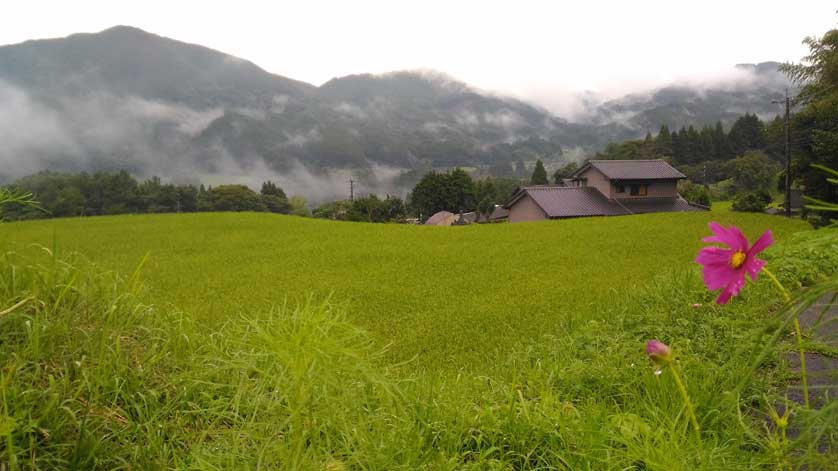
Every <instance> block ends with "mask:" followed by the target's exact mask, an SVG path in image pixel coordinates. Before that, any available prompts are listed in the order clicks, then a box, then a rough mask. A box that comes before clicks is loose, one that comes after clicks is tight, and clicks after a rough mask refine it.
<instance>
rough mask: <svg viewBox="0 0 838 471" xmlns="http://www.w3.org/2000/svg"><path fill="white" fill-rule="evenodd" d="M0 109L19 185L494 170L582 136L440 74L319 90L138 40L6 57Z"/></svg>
mask: <svg viewBox="0 0 838 471" xmlns="http://www.w3.org/2000/svg"><path fill="white" fill-rule="evenodd" d="M0 99H2V100H0V103H3V104H1V105H0V122H10V123H11V122H15V123H16V126H15V128H16V130H15V131H14V132H12V131H11V130H10V128H8V127H6V129H5V130H3V129H0V136H3V137H4V138H5V139H4V141H7V142H8V145H7V146H6V147H5V149H4V150H0V162H1V163H3V164H4V165H3V169H0V173H2V172H6V177H7V178H8V177H14V176H19V175H20V174H23V173H27V172H32V171H37V170H38V169H40V168H51V169H60V170H84V169H100V168H104V169H114V168H127V169H129V170H130V171H132V172H134V173H137V174H140V175H148V174H152V173H157V174H162V175H165V176H172V175H174V176H184V175H186V176H188V175H196V174H197V175H201V174H204V173H209V174H238V175H242V174H253V173H261V174H271V173H280V174H281V173H290V172H294V171H297V170H300V169H303V170H305V171H306V172H313V173H322V172H323V171H325V170H327V169H368V170H369V169H371V168H374V167H380V166H383V167H388V168H391V167H392V168H403V169H411V168H417V169H418V168H427V167H428V166H455V165H484V164H491V163H496V162H509V161H512V160H513V159H524V160H529V159H530V158H531V157H532V156H533V155H536V153H537V154H538V155H539V156H543V157H546V158H551V157H552V158H557V157H558V156H559V155H560V154H561V146H560V141H563V140H566V139H568V136H572V134H573V133H572V132H570V130H572V129H573V126H572V125H569V124H568V123H566V122H565V121H563V120H561V119H559V118H557V117H555V116H552V115H551V114H550V113H548V112H546V111H545V110H542V109H539V108H537V107H535V106H533V105H529V104H526V103H524V102H521V101H518V100H514V99H508V98H502V97H497V96H492V95H488V94H484V93H479V92H476V91H474V90H473V89H471V88H470V87H468V86H467V85H465V84H463V83H460V82H457V81H455V80H453V79H450V78H448V77H446V76H444V75H441V74H436V73H430V72H398V73H393V74H386V75H376V76H373V75H357V76H349V77H342V78H336V79H334V80H331V81H329V82H328V83H326V84H324V85H323V86H321V87H315V86H313V85H309V84H306V83H303V82H299V81H296V80H292V79H289V78H286V77H282V76H278V75H274V74H270V73H268V72H266V71H264V70H262V69H260V68H259V67H257V66H256V65H254V64H252V63H250V62H248V61H245V60H242V59H239V58H236V57H233V56H230V55H227V54H223V53H221V52H218V51H214V50H211V49H208V48H205V47H202V46H196V45H191V44H186V43H182V42H179V41H175V40H172V39H167V38H163V37H160V36H157V35H154V34H150V33H146V32H144V31H142V30H139V29H136V28H131V27H126V26H118V27H115V28H111V29H108V30H105V31H103V32H101V33H97V34H76V35H72V36H69V37H67V38H63V39H50V40H39V41H28V42H25V43H22V44H17V45H11V46H4V47H0ZM21 131H22V132H21ZM10 169H16V171H13V170H10ZM2 176H3V175H0V177H2Z"/></svg>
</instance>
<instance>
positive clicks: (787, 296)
mask: <svg viewBox="0 0 838 471" xmlns="http://www.w3.org/2000/svg"><path fill="white" fill-rule="evenodd" d="M762 271H763V273H765V275H766V276H767V277H768V278H771V281H773V282H774V286H776V287H777V289H779V290H780V293H782V294H783V299H785V300H786V302H789V301H791V295H790V294H789V292H788V290H786V288H785V287H784V286H783V285H782V284H781V283H780V280H778V279H777V277H776V276H774V274H773V273H771V272H770V271H768V269H767V268H765V267H762Z"/></svg>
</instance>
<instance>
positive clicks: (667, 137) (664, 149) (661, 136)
mask: <svg viewBox="0 0 838 471" xmlns="http://www.w3.org/2000/svg"><path fill="white" fill-rule="evenodd" d="M655 147H656V150H657V154H658V155H661V156H670V157H671V156H672V135H671V134H670V133H669V127H668V126H667V125H665V124H661V128H660V131H658V135H657V136H655Z"/></svg>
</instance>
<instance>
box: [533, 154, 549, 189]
mask: <svg viewBox="0 0 838 471" xmlns="http://www.w3.org/2000/svg"><path fill="white" fill-rule="evenodd" d="M530 183H531V184H533V185H546V184H548V183H550V182H549V181H547V170H545V169H544V162H542V161H541V160H540V159H539V160H536V162H535V169H534V170H533V171H532V177H531V178H530Z"/></svg>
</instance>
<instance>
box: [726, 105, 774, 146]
mask: <svg viewBox="0 0 838 471" xmlns="http://www.w3.org/2000/svg"><path fill="white" fill-rule="evenodd" d="M728 141H729V142H730V146H731V148H732V150H733V152H734V154H735V155H741V154H742V153H743V152H745V151H747V150H759V149H764V148H765V144H766V138H765V124H764V123H763V122H762V120H760V119H759V117H758V116H757V115H755V114H748V113H745V116H742V117H740V118H739V119H737V120H736V121H735V122H734V123H733V126H731V127H730V132H729V133H728Z"/></svg>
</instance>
